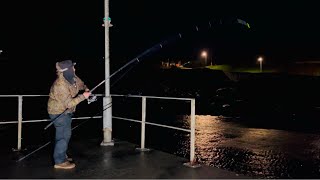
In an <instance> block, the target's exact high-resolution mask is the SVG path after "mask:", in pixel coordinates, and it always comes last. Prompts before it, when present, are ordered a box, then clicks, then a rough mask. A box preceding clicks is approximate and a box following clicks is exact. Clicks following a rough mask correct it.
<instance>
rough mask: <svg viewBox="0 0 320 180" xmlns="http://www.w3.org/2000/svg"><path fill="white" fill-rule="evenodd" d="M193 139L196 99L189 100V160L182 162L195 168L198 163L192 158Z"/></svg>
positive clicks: (194, 133)
mask: <svg viewBox="0 0 320 180" xmlns="http://www.w3.org/2000/svg"><path fill="white" fill-rule="evenodd" d="M195 139H196V101H195V99H192V100H191V119H190V162H188V163H184V165H185V166H188V167H192V168H197V167H200V164H197V163H196V160H195V159H194V154H195Z"/></svg>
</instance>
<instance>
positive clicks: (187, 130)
mask: <svg viewBox="0 0 320 180" xmlns="http://www.w3.org/2000/svg"><path fill="white" fill-rule="evenodd" d="M112 118H115V119H122V120H126V121H133V122H138V123H141V121H139V120H135V119H129V118H123V117H115V116H112ZM146 124H149V125H154V126H160V127H165V128H170V129H176V130H180V131H185V132H191V131H190V130H189V129H183V128H178V127H173V126H167V125H162V124H157V123H150V122H146Z"/></svg>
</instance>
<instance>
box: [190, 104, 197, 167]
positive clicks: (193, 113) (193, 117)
mask: <svg viewBox="0 0 320 180" xmlns="http://www.w3.org/2000/svg"><path fill="white" fill-rule="evenodd" d="M190 121H191V126H190V129H191V132H190V163H193V162H194V154H195V127H196V103H195V100H194V99H193V100H191V120H190Z"/></svg>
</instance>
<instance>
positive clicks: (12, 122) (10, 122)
mask: <svg viewBox="0 0 320 180" xmlns="http://www.w3.org/2000/svg"><path fill="white" fill-rule="evenodd" d="M14 123H18V121H6V122H0V124H14Z"/></svg>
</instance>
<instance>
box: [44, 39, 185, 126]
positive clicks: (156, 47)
mask: <svg viewBox="0 0 320 180" xmlns="http://www.w3.org/2000/svg"><path fill="white" fill-rule="evenodd" d="M177 37H180V38H181V34H179V35H178V36H177ZM177 37H176V36H174V37H172V38H169V39H170V40H174V39H175V38H177ZM166 44H168V40H165V41H162V42H161V43H158V44H156V45H154V46H153V47H151V48H149V49H147V50H146V51H144V52H143V53H141V54H140V55H139V56H137V57H135V58H134V59H132V60H130V61H129V62H128V63H126V64H125V65H123V66H122V67H121V68H119V69H118V70H117V71H115V72H114V73H112V74H111V75H110V76H109V77H107V78H106V79H104V80H103V81H101V82H100V83H99V84H98V85H96V86H95V87H94V88H92V89H91V90H90V91H89V92H90V93H92V92H93V91H94V90H96V89H97V88H98V87H99V86H101V85H102V84H103V83H105V82H106V81H107V80H109V79H110V78H111V77H113V76H114V75H116V74H117V73H119V72H120V71H122V70H123V69H124V68H126V67H127V66H129V65H130V64H132V63H134V62H140V61H141V60H142V59H141V58H142V57H144V56H147V55H149V54H150V53H151V52H154V51H156V50H159V49H161V48H162V47H163V46H164V45H166ZM121 77H123V76H121ZM96 100H97V96H95V95H92V96H91V98H88V104H90V103H92V102H94V101H96ZM68 109H69V108H67V109H66V110H64V111H63V112H62V113H61V114H60V115H59V116H57V117H56V118H54V119H53V120H52V121H51V122H50V123H49V124H48V125H47V126H46V127H45V128H44V130H47V129H48V128H49V127H50V126H51V125H52V124H53V123H54V122H55V120H57V119H58V118H59V117H61V116H62V115H63V114H64V113H65V112H67V110H68Z"/></svg>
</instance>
